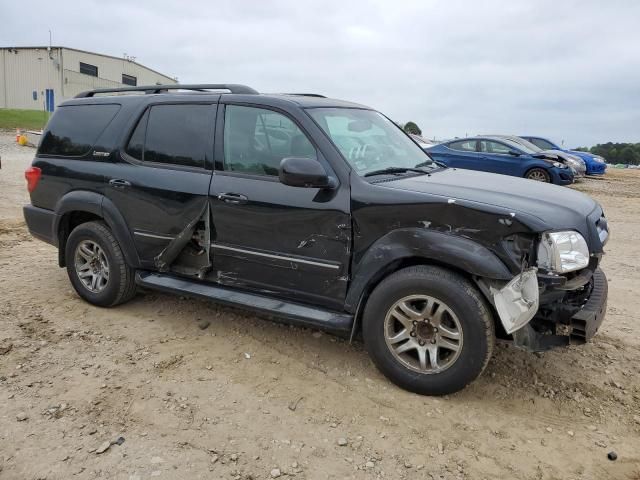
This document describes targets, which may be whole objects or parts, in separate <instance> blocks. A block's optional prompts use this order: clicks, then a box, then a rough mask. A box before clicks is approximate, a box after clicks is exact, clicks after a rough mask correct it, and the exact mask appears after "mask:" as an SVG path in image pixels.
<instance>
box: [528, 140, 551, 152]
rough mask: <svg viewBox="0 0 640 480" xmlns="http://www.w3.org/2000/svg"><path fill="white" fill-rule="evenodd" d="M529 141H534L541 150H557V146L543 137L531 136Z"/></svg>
mask: <svg viewBox="0 0 640 480" xmlns="http://www.w3.org/2000/svg"><path fill="white" fill-rule="evenodd" d="M531 142H533V143H535V144H536V145H537V146H538V147H540V148H542V149H543V150H558V147H557V146H556V145H554V144H553V143H551V142H549V141H548V140H545V139H544V138H532V139H531Z"/></svg>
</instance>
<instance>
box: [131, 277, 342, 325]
mask: <svg viewBox="0 0 640 480" xmlns="http://www.w3.org/2000/svg"><path fill="white" fill-rule="evenodd" d="M136 283H137V284H138V285H140V286H141V287H146V288H150V289H152V290H160V291H162V292H168V293H176V294H180V295H187V296H192V297H198V298H205V299H208V300H212V301H214V302H216V303H220V304H223V305H228V306H231V307H237V308H244V309H248V310H253V311H255V312H259V313H262V314H266V315H273V316H274V317H277V318H279V319H284V320H286V323H291V324H294V325H300V326H304V327H312V328H317V329H319V330H325V331H328V332H332V333H335V334H337V335H341V336H348V335H349V332H350V331H351V326H352V325H353V316H352V315H349V314H347V313H340V312H334V311H331V310H324V309H320V308H314V307H309V306H306V305H302V304H299V303H293V302H286V301H284V300H279V299H275V298H270V297H265V296H263V295H257V294H254V293H248V292H243V291H238V290H231V289H229V288H224V287H220V286H217V285H212V284H207V283H202V282H197V281H193V280H189V279H186V278H181V277H175V276H172V275H167V274H163V273H154V272H147V271H138V272H136Z"/></svg>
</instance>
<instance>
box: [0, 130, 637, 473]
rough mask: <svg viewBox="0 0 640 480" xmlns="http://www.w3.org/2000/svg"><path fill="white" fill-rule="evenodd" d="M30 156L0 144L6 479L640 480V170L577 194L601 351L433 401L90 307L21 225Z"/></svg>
mask: <svg viewBox="0 0 640 480" xmlns="http://www.w3.org/2000/svg"><path fill="white" fill-rule="evenodd" d="M33 154H34V150H33V149H31V148H27V147H18V146H17V145H16V144H15V139H14V137H13V134H12V133H11V132H4V133H2V134H0V156H1V157H2V169H1V170H0V479H45V478H46V479H48V480H51V479H71V478H73V479H76V478H77V479H94V478H108V479H125V480H127V479H128V480H138V479H148V478H156V477H157V478H160V479H173V478H180V479H200V478H203V479H204V478H206V479H249V478H252V479H268V478H277V477H278V476H279V477H280V478H298V479H325V478H332V479H344V478H354V479H369V478H389V479H395V478H399V479H414V478H416V479H420V478H425V479H494V478H518V479H556V478H557V479H608V478H612V479H635V480H638V479H640V375H639V371H640V295H638V285H640V283H639V282H640V240H639V239H640V171H639V170H635V171H631V170H613V169H612V170H611V171H610V172H609V173H608V174H607V176H606V178H605V179H589V180H586V181H584V182H582V183H581V184H579V185H577V186H576V188H578V189H579V190H582V191H584V192H586V193H588V194H590V195H592V196H594V197H595V198H596V199H597V200H598V201H600V202H601V203H602V204H603V206H604V209H605V212H606V213H607V215H608V218H609V223H610V226H611V230H612V237H611V240H610V242H609V244H608V247H607V255H606V256H605V259H604V270H605V272H606V273H607V275H608V277H609V281H610V296H609V307H608V313H607V318H606V320H605V323H604V325H603V328H602V329H601V331H600V333H599V334H598V335H597V336H596V338H595V339H594V341H593V343H591V344H589V345H585V346H581V347H570V348H567V349H563V350H557V351H553V352H548V353H545V354H541V355H532V354H528V353H525V352H521V351H518V350H515V349H513V348H512V347H510V346H508V345H504V344H503V345H499V346H498V348H497V351H496V353H495V355H494V358H493V359H492V361H491V363H490V364H489V366H488V368H487V370H486V371H485V373H484V374H483V375H482V377H481V378H480V379H478V381H476V382H475V383H474V384H473V385H471V386H470V387H468V388H467V389H466V390H464V391H462V392H460V393H458V394H455V395H451V396H448V397H443V398H428V397H421V396H418V395H413V394H410V393H407V392H405V391H402V390H400V389H398V388H396V387H395V386H393V385H392V384H390V383H389V382H388V381H387V380H386V379H385V378H384V377H382V375H381V374H380V373H378V372H377V371H376V369H375V368H374V367H373V365H372V363H371V362H370V361H369V359H368V357H367V354H366V352H365V351H364V349H363V346H362V345H361V344H359V343H356V344H354V345H349V344H348V342H345V341H343V340H341V339H337V338H334V337H331V336H329V335H326V334H322V333H320V332H314V331H312V330H305V329H300V328H291V327H288V326H283V325H279V324H276V323H272V322H269V321H264V320H261V319H258V318H256V317H255V316H254V315H252V314H248V313H245V312H241V311H236V310H231V309H228V308H222V307H218V306H216V305H215V304H211V303H207V302H204V301H196V300H191V299H186V298H179V297H176V296H170V295H164V294H159V293H150V292H149V293H144V294H140V295H138V296H137V297H136V298H135V299H134V300H133V301H131V302H130V303H128V304H126V305H123V306H120V307H117V308H114V309H100V308H96V307H92V306H90V305H88V304H87V303H85V302H83V301H81V300H80V299H79V298H78V296H77V295H76V294H75V293H74V291H73V290H72V288H71V285H70V283H69V281H68V279H67V274H66V271H65V270H63V269H60V268H58V266H57V264H56V251H55V249H54V248H53V247H51V246H49V245H46V244H45V243H43V242H40V241H37V240H33V239H32V238H31V237H30V236H29V235H28V234H27V232H26V229H25V226H24V223H23V220H22V211H21V206H22V204H23V203H26V202H28V195H27V192H26V188H25V182H24V179H23V172H24V169H25V168H26V167H27V165H28V164H29V162H30V161H31V159H32V156H33ZM207 321H210V325H208V326H206V322H207ZM201 327H206V328H201ZM120 437H122V439H123V440H124V443H121V444H118V443H116V440H118V439H119V438H120ZM122 439H121V440H122ZM121 440H120V441H121ZM107 446H108V447H109V448H107V450H106V451H104V452H102V453H100V452H101V451H102V449H104V448H106V447H107ZM612 451H614V452H616V453H617V460H616V461H610V460H608V459H607V454H608V453H609V452H612Z"/></svg>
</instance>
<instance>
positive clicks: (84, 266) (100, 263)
mask: <svg viewBox="0 0 640 480" xmlns="http://www.w3.org/2000/svg"><path fill="white" fill-rule="evenodd" d="M74 263H75V269H76V274H77V275H78V278H79V279H80V281H81V282H82V284H83V285H84V286H85V288H86V289H87V290H89V291H90V292H93V293H100V292H102V291H103V290H104V289H105V288H106V286H107V283H108V282H109V262H108V260H107V256H106V255H105V253H104V250H103V249H102V248H101V247H100V245H98V244H97V243H96V242H94V241H92V240H82V241H81V242H80V243H78V246H77V247H76V251H75V262H74Z"/></svg>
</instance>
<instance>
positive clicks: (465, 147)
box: [448, 140, 476, 152]
mask: <svg viewBox="0 0 640 480" xmlns="http://www.w3.org/2000/svg"><path fill="white" fill-rule="evenodd" d="M448 146H449V148H450V149H452V150H460V151H462V152H475V151H476V141H475V140H466V141H460V142H453V143H450V144H449V145H448Z"/></svg>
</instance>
